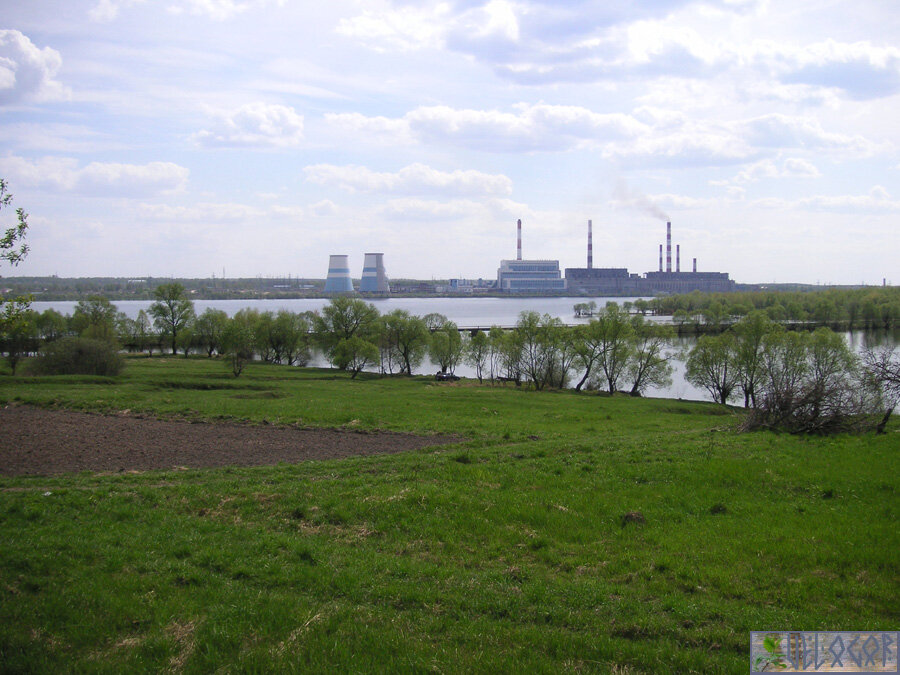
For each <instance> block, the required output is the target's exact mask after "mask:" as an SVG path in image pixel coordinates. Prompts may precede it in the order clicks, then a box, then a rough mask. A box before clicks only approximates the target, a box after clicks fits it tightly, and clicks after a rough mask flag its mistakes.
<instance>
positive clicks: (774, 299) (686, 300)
mask: <svg viewBox="0 0 900 675" xmlns="http://www.w3.org/2000/svg"><path fill="white" fill-rule="evenodd" d="M626 305H627V309H629V310H631V311H634V312H637V313H639V314H642V315H646V314H656V315H663V316H671V317H673V320H674V323H675V326H676V329H681V330H694V331H697V332H717V331H718V330H721V329H724V328H727V327H728V326H729V325H731V324H733V323H735V322H737V321H739V320H740V319H741V318H742V317H745V316H747V315H748V314H750V313H751V312H754V311H763V312H765V314H766V316H767V317H768V318H770V319H771V320H773V321H778V322H792V323H810V324H814V325H819V326H828V327H830V328H835V329H839V328H845V329H854V328H866V329H871V328H887V329H890V328H895V327H897V326H900V288H898V287H895V286H887V287H871V288H859V289H828V290H823V291H812V292H799V291H797V292H793V291H787V292H786V291H778V292H774V291H773V292H766V291H753V292H743V293H700V292H699V291H695V292H693V293H687V294H684V295H668V296H660V297H656V298H651V299H649V300H644V299H640V300H636V301H634V302H629V303H626Z"/></svg>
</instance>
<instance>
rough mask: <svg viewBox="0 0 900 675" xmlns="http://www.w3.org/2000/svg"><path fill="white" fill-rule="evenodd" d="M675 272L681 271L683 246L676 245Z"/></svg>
mask: <svg viewBox="0 0 900 675" xmlns="http://www.w3.org/2000/svg"><path fill="white" fill-rule="evenodd" d="M675 271H676V272H680V271H681V244H676V245H675Z"/></svg>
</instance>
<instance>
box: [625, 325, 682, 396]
mask: <svg viewBox="0 0 900 675" xmlns="http://www.w3.org/2000/svg"><path fill="white" fill-rule="evenodd" d="M631 327H632V331H633V333H632V337H631V349H630V350H629V358H628V365H627V368H626V374H627V376H628V379H629V380H630V381H631V395H632V396H636V395H638V394H643V393H644V392H645V391H646V390H647V389H649V388H650V387H667V386H669V385H671V384H672V364H671V363H670V362H671V360H672V356H671V355H670V354H669V353H667V348H668V347H669V345H671V344H672V341H673V340H674V338H675V332H674V331H673V330H672V328H671V326H663V325H657V324H653V323H650V322H647V321H644V320H643V318H642V317H640V316H634V317H632V318H631Z"/></svg>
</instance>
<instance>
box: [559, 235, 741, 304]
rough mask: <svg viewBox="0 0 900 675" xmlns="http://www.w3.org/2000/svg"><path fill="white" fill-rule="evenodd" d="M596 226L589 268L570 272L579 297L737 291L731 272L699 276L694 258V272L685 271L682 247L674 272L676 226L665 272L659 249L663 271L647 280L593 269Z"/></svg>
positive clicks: (570, 282)
mask: <svg viewBox="0 0 900 675" xmlns="http://www.w3.org/2000/svg"><path fill="white" fill-rule="evenodd" d="M592 236H593V233H592V223H591V221H590V220H589V221H588V259H587V263H588V265H587V267H586V268H585V267H574V268H566V285H567V288H568V290H569V291H570V292H571V293H573V294H578V295H654V294H657V293H690V292H691V291H703V292H705V293H730V292H732V291H734V290H735V282H734V281H732V280H731V279H729V278H728V273H727V272H698V271H697V259H696V258H694V265H693V271H692V272H682V271H681V245H680V244H679V245H678V246H677V247H676V249H675V250H676V254H675V270H674V271H673V270H672V223H666V255H665V271H664V270H663V247H662V244H660V246H659V271H658V272H647V273H646V274H644V275H643V276H641V275H639V274H629V273H628V270H627V269H625V268H620V267H606V268H604V267H600V268H595V267H594V266H593V241H592Z"/></svg>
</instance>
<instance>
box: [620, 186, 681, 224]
mask: <svg viewBox="0 0 900 675" xmlns="http://www.w3.org/2000/svg"><path fill="white" fill-rule="evenodd" d="M612 198H613V205H614V206H615V207H616V208H620V209H623V208H629V209H634V210H635V211H640V212H641V213H646V214H647V215H648V216H651V217H653V218H659V219H660V220H662V221H668V220H672V219H671V218H669V216H668V214H667V213H666V212H665V211H663V210H662V209H661V208H659V207H658V206H657V205H656V204H655V203H654V202H653V200H652V199H650V198H649V197H648V196H647V195H645V194H643V193H641V192H639V191H637V190H632V189H631V188H629V187H628V185H626V184H625V181H624V180H622V179H621V178H620V179H619V180H618V181H616V187H615V188H614V189H613V194H612Z"/></svg>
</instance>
